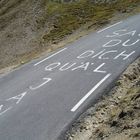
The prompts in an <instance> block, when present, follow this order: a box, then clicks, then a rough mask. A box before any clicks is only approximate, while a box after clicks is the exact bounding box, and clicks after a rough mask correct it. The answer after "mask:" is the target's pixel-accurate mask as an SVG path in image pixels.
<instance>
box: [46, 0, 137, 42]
mask: <svg viewBox="0 0 140 140" xmlns="http://www.w3.org/2000/svg"><path fill="white" fill-rule="evenodd" d="M137 4H140V2H139V0H118V2H117V3H113V4H93V3H91V2H90V1H87V0H81V1H79V2H72V3H58V2H52V1H46V19H45V20H48V21H50V22H51V23H52V24H53V26H51V30H50V32H46V33H45V34H44V35H43V40H45V41H47V42H53V41H56V40H61V39H63V38H64V37H65V36H66V35H69V34H71V33H73V31H75V30H76V29H78V28H79V27H81V26H82V25H84V24H86V23H88V22H93V24H95V25H96V26H97V27H99V26H102V24H105V23H108V21H109V19H110V18H111V17H113V14H114V13H115V12H118V11H121V10H124V9H126V10H127V8H130V7H135V6H136V5H137Z"/></svg>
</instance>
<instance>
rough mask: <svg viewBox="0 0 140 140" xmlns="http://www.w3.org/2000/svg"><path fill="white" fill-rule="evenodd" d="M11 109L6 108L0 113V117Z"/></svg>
mask: <svg viewBox="0 0 140 140" xmlns="http://www.w3.org/2000/svg"><path fill="white" fill-rule="evenodd" d="M11 109H12V107H9V108H7V109H6V110H4V111H3V112H1V113H0V116H1V115H3V114H4V113H6V112H7V111H9V110H11Z"/></svg>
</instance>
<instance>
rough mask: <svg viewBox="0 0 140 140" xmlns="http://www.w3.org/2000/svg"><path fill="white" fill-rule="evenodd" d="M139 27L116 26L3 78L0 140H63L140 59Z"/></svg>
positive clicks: (134, 20) (130, 22)
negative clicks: (67, 132) (74, 122)
mask: <svg viewBox="0 0 140 140" xmlns="http://www.w3.org/2000/svg"><path fill="white" fill-rule="evenodd" d="M139 24H140V15H137V16H134V17H131V18H129V19H127V20H124V21H120V22H117V23H115V24H112V25H110V26H108V27H106V28H104V29H101V30H99V31H97V32H95V33H90V34H89V35H87V36H85V37H82V38H80V39H79V40H77V41H75V42H74V43H71V44H69V45H67V46H66V47H65V48H62V49H61V50H58V51H56V52H53V53H52V54H50V55H49V56H46V57H44V58H40V59H37V60H34V61H31V62H30V63H28V64H25V65H24V66H22V67H21V68H18V69H17V70H15V71H13V72H11V73H9V74H7V75H5V76H3V77H1V78H0V140H56V139H61V140H62V139H63V133H64V132H65V130H66V129H67V128H68V127H69V126H70V125H71V123H72V122H73V121H74V120H75V119H76V118H77V117H78V116H79V115H80V114H81V113H82V112H83V111H84V110H85V109H86V108H88V107H89V106H90V105H91V103H93V102H96V100H97V98H99V97H100V96H101V95H102V94H105V93H106V92H107V91H108V90H109V89H110V88H111V87H112V86H113V83H114V82H115V80H116V79H117V78H118V76H119V75H120V74H121V73H122V72H123V71H124V70H125V69H126V68H127V66H128V65H129V64H130V63H132V62H133V61H134V60H135V59H136V58H138V57H139V56H140V25H139ZM60 134H61V137H59V136H60ZM58 137H59V138H58Z"/></svg>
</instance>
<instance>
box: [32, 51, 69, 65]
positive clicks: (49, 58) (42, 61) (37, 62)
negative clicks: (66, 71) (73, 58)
mask: <svg viewBox="0 0 140 140" xmlns="http://www.w3.org/2000/svg"><path fill="white" fill-rule="evenodd" d="M66 49H67V48H64V49H62V50H60V51H58V52H56V53H54V54H52V55H50V56H49V57H47V58H45V59H43V60H41V61H39V62H37V63H36V64H34V66H37V65H39V64H40V63H42V62H44V61H46V60H48V59H50V58H52V57H53V56H55V55H57V54H59V53H61V52H63V51H65V50H66Z"/></svg>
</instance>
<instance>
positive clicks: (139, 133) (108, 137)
mask: <svg viewBox="0 0 140 140" xmlns="http://www.w3.org/2000/svg"><path fill="white" fill-rule="evenodd" d="M139 139H140V58H139V59H138V60H136V61H135V62H134V63H133V64H131V65H130V66H129V67H128V68H127V70H126V71H125V72H124V73H123V74H122V76H121V77H120V78H119V80H118V81H117V82H116V86H115V87H114V88H113V89H112V90H111V91H110V92H109V93H108V95H106V96H105V97H103V99H101V100H100V101H99V102H98V103H97V104H96V105H95V106H93V107H91V108H89V109H88V110H87V111H86V112H85V113H84V114H82V115H81V117H80V118H79V119H78V120H77V121H76V123H75V124H73V126H72V128H71V130H70V131H69V132H67V135H66V137H65V140H139Z"/></svg>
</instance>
